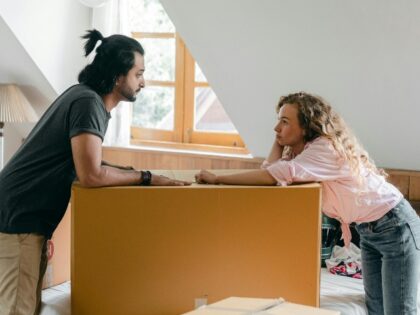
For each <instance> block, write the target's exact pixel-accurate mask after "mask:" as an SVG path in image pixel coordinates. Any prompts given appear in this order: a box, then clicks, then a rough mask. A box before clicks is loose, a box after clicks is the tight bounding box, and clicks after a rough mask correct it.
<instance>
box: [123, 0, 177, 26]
mask: <svg viewBox="0 0 420 315" xmlns="http://www.w3.org/2000/svg"><path fill="white" fill-rule="evenodd" d="M128 12H129V17H128V18H129V27H130V30H131V31H132V32H143V33H155V32H158V33H174V32H175V27H174V25H173V24H172V22H171V20H170V19H169V17H168V15H167V14H166V12H165V10H164V9H163V7H162V5H161V3H160V2H159V0H129V3H128Z"/></svg>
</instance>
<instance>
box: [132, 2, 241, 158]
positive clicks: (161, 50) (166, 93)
mask: <svg viewBox="0 0 420 315" xmlns="http://www.w3.org/2000/svg"><path fill="white" fill-rule="evenodd" d="M129 6H130V8H129V12H130V16H129V21H130V29H131V31H132V36H133V37H134V38H135V39H137V40H139V41H140V43H141V44H142V46H143V47H144V49H145V51H146V58H145V62H146V64H145V67H146V72H145V79H146V87H145V88H144V89H143V90H142V93H141V94H140V96H139V97H138V98H137V100H136V102H135V103H134V104H133V111H132V113H133V117H132V126H131V135H132V142H133V143H134V144H139V143H141V144H144V143H156V142H160V144H161V145H162V144H170V143H171V144H173V143H177V144H190V145H191V146H194V145H195V146H198V147H201V148H202V147H203V145H206V146H222V147H224V148H219V149H218V150H220V151H224V152H229V151H230V152H232V151H233V152H240V153H247V151H246V149H245V145H244V142H243V141H242V139H241V138H240V136H239V134H238V132H237V130H236V128H235V126H234V125H233V123H232V121H231V120H230V119H229V117H228V115H227V114H226V112H225V110H224V108H223V106H222V104H221V103H220V101H219V100H218V98H217V96H216V94H215V93H214V91H213V90H212V88H211V87H210V85H209V84H208V82H207V79H206V77H205V75H204V74H203V72H202V71H201V69H200V67H199V66H198V64H197V63H196V62H195V60H194V58H193V57H192V56H191V54H190V52H189V51H188V49H187V47H186V46H185V43H184V42H183V41H182V39H181V38H180V36H179V35H178V33H176V30H175V27H174V25H173V24H172V22H171V21H170V19H169V17H168V16H167V14H166V12H165V11H164V9H163V7H162V5H161V4H160V2H159V1H158V0H130V1H129Z"/></svg>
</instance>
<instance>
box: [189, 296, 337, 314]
mask: <svg viewBox="0 0 420 315" xmlns="http://www.w3.org/2000/svg"><path fill="white" fill-rule="evenodd" d="M254 314H255V315H257V314H258V315H340V312H338V311H330V310H324V309H320V308H315V307H310V306H305V305H300V304H294V303H289V302H285V301H284V300H283V299H256V298H242V297H230V298H227V299H224V300H222V301H219V302H216V303H213V304H210V305H208V306H205V307H202V308H199V309H197V310H195V311H192V312H188V313H185V314H184V315H254Z"/></svg>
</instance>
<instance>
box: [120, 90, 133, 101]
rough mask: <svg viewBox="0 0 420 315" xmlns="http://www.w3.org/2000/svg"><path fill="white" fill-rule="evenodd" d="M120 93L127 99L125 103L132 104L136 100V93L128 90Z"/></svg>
mask: <svg viewBox="0 0 420 315" xmlns="http://www.w3.org/2000/svg"><path fill="white" fill-rule="evenodd" d="M120 93H121V95H122V96H124V97H125V98H126V99H127V102H134V101H135V100H136V93H135V92H133V91H131V90H130V89H128V88H124V89H121V92H120Z"/></svg>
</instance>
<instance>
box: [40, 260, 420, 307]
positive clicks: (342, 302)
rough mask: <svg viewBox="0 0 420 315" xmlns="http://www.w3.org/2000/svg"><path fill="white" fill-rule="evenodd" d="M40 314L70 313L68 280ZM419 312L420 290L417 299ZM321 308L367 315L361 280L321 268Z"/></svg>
mask: <svg viewBox="0 0 420 315" xmlns="http://www.w3.org/2000/svg"><path fill="white" fill-rule="evenodd" d="M42 303H43V306H42V309H41V315H70V314H71V312H70V282H65V283H63V284H60V285H57V286H55V287H52V288H49V289H46V290H43V291H42ZM417 303H418V304H417V305H418V314H420V290H419V297H418V301H417ZM321 308H325V309H330V310H335V311H340V312H341V315H367V311H366V306H365V297H364V290H363V282H362V280H359V279H352V278H348V277H343V276H336V275H333V274H330V273H329V272H328V271H327V270H326V269H325V268H322V270H321Z"/></svg>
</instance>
